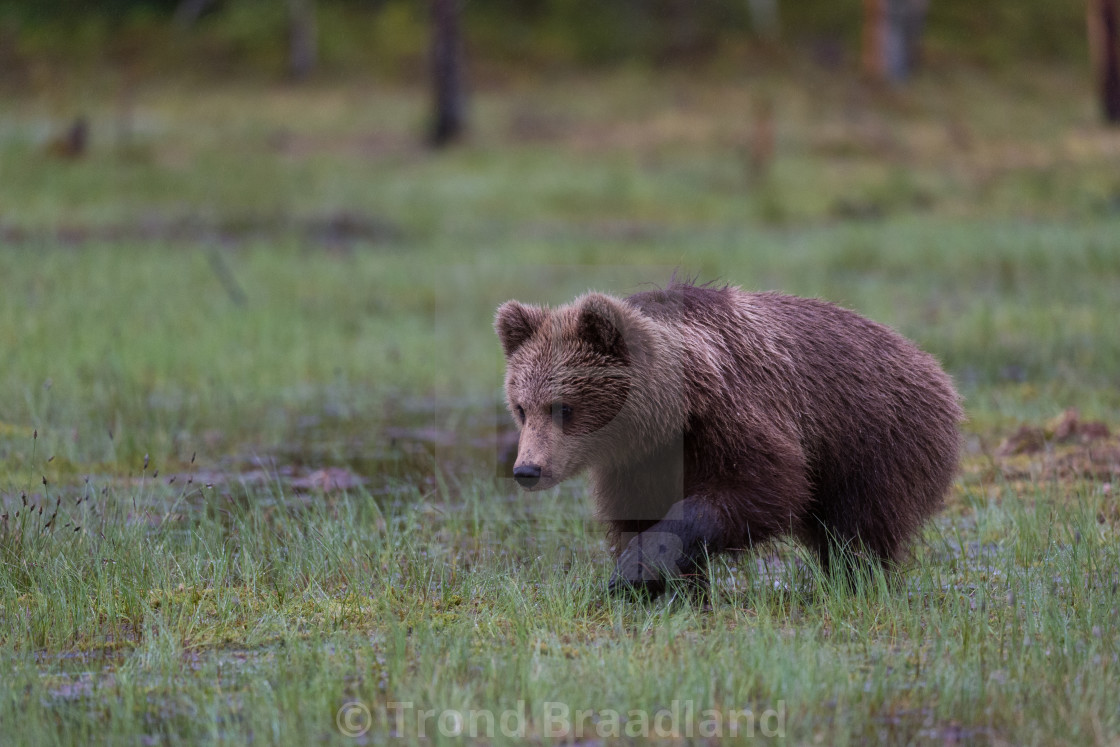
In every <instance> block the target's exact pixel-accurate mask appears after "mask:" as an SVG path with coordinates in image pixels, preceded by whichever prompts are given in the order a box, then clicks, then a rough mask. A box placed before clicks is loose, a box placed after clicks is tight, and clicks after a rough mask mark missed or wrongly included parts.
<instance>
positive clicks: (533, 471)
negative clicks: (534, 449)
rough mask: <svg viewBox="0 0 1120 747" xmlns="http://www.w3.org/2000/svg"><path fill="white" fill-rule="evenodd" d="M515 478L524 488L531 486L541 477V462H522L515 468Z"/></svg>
mask: <svg viewBox="0 0 1120 747" xmlns="http://www.w3.org/2000/svg"><path fill="white" fill-rule="evenodd" d="M513 479H514V480H517V484H518V485H520V486H521V487H523V488H531V487H533V486H534V485H536V484H537V481H538V480H540V479H541V468H540V465H539V464H522V465H518V466H516V467H514V468H513Z"/></svg>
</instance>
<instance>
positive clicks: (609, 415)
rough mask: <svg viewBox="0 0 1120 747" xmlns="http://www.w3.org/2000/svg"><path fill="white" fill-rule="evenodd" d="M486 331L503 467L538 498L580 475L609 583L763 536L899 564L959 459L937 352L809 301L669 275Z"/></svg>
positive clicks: (645, 580)
mask: <svg viewBox="0 0 1120 747" xmlns="http://www.w3.org/2000/svg"><path fill="white" fill-rule="evenodd" d="M495 329H496V330H497V333H498V337H499V338H500V340H501V343H502V347H503V350H504V351H505V355H506V362H507V372H506V381H505V388H506V397H507V401H508V405H509V409H510V412H511V413H512V415H513V417H514V420H515V421H516V422H517V426H518V428H519V429H520V442H519V446H518V456H517V462H516V464H515V467H514V476H515V478H516V479H517V481H518V482H519V483H520V484H521V485H522V486H524V487H526V488H529V489H533V490H541V489H544V488H548V487H551V486H552V485H555V484H556V483H558V482H559V481H561V480H563V479H565V478H567V477H569V476H571V475H573V474H576V473H577V472H580V471H581V470H584V469H587V470H589V471H590V478H591V485H592V489H593V492H594V495H595V500H596V504H597V507H598V514H599V516H600V517H601V518H602V519H603V520H604V521H606V522H607V523H608V525H609V526H610V530H611V534H612V539H614V540H615V549H616V552H617V553H618V563H617V567H616V569H615V574H614V576H613V578H612V580H611V588H612V590H615V591H618V590H632V589H634V588H636V587H637V588H644V589H646V590H649V591H652V592H656V591H659V590H660V589H661V588H663V586H664V582H665V580H666V579H667V578H669V577H671V576H675V575H681V574H684V575H695V574H696V573H697V571H698V570H700V568H701V565H702V562H703V558H705V557H706V555H707V554H708V553H715V552H719V551H723V550H731V549H744V548H747V547H750V546H752V545H756V544H759V543H761V542H765V541H766V540H768V539H770V538H772V537H775V536H779V535H792V536H794V537H797V538H799V539H800V540H801V541H803V542H804V543H805V544H806V545H808V546H809V547H810V548H812V549H813V550H814V551H816V552H817V554H818V556H819V557H820V560H821V563H822V565H823V566H824V568H825V570H826V571H827V570H829V569H830V568H832V569H835V567H836V565H837V560H838V559H839V558H840V557H844V558H851V557H857V556H860V555H862V556H864V557H869V558H872V559H874V560H876V561H879V562H884V563H890V562H892V561H896V560H898V559H899V558H900V557H902V555H903V554H904V553H905V550H906V547H907V544H908V542H909V540H910V539H911V538H912V537H913V535H914V534H915V532H916V531H917V530H918V528H919V527H920V525H921V524H922V522H923V521H924V520H925V519H926V518H927V517H929V516H930V515H931V514H932V513H933V512H934V511H936V510H937V509H938V507H939V506H940V504H941V502H942V499H943V497H944V495H945V493H946V491H947V490H948V488H949V486H950V483H951V482H952V480H953V477H954V474H955V472H956V469H957V462H958V451H959V447H960V435H959V431H958V427H957V426H958V423H959V422H960V421H961V419H962V411H961V408H960V405H959V398H958V395H957V393H956V391H955V390H954V388H953V384H952V381H951V380H950V378H949V377H948V376H947V375H946V374H945V372H944V371H942V369H941V367H940V366H939V365H938V363H937V361H936V360H934V359H933V357H931V356H930V355H928V354H926V353H924V352H922V351H921V350H919V349H918V348H917V347H916V346H915V345H914V344H913V343H911V342H910V341H908V340H906V339H905V338H903V337H902V336H901V335H899V334H898V333H896V332H894V331H893V330H891V329H889V328H888V327H885V326H883V325H881V324H877V323H875V322H872V321H869V320H868V319H865V318H864V317H862V316H860V315H858V314H856V313H855V312H852V311H848V310H846V309H843V308H840V307H838V306H835V305H833V304H830V303H826V302H824V301H819V300H812V299H806V298H797V297H793V296H787V295H782V294H779V293H745V292H743V291H740V290H739V289H737V288H732V287H712V286H700V285H693V284H690V283H681V282H673V283H671V284H670V285H669V286H668V287H667V288H665V289H663V290H654V291H648V292H643V293H638V294H637V295H633V296H630V297H628V298H626V299H618V298H614V297H611V296H606V295H602V294H599V293H588V294H586V295H584V296H582V297H580V298H578V299H576V301H575V302H573V303H572V304H570V305H566V306H562V307H560V308H557V309H547V308H542V307H538V306H529V305H523V304H520V303H518V302H517V301H509V302H507V303H505V304H503V305H502V306H501V307H500V308H499V309H498V312H497V318H496V321H495ZM838 551H842V554H838ZM849 551H850V552H849Z"/></svg>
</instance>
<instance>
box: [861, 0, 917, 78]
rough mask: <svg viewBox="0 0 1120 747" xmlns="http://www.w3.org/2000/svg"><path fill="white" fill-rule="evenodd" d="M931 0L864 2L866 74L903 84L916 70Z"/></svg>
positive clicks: (870, 0)
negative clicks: (919, 46) (914, 69)
mask: <svg viewBox="0 0 1120 747" xmlns="http://www.w3.org/2000/svg"><path fill="white" fill-rule="evenodd" d="M928 10H929V0H863V42H862V44H863V52H862V60H863V70H864V73H865V74H866V75H867V76H868V77H869V78H871V79H872V80H875V81H878V82H883V83H901V82H903V81H904V80H906V79H907V78H908V77H909V76H910V73H911V71H912V70H913V68H914V66H915V64H916V63H917V58H918V45H919V43H920V41H921V37H922V28H923V26H924V25H925V19H926V12H927V11H928Z"/></svg>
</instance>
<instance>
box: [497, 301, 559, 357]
mask: <svg viewBox="0 0 1120 747" xmlns="http://www.w3.org/2000/svg"><path fill="white" fill-rule="evenodd" d="M547 316H548V312H546V311H545V310H544V309H542V308H541V307H540V306H526V305H524V304H520V303H518V302H517V301H506V302H505V303H504V304H502V305H501V306H499V307H498V313H497V315H496V316H495V317H494V331H495V332H497V333H498V339H499V340H501V342H502V350H503V351H504V352H505V354H506V357H507V358H508V357H510V356H511V355H513V352H514V351H515V350H517V349H518V348H519V347H521V346H522V345H524V344H525V342H526V341H527V340H528V339H529V338H530V337H532V336H533V334H534V333H536V331H537V330H538V329H539V328H540V326H541V325H542V324H543V323H544V320H545V318H546V317H547Z"/></svg>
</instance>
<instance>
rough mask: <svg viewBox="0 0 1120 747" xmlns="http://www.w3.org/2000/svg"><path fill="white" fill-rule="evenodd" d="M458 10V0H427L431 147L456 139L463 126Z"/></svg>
mask: <svg viewBox="0 0 1120 747" xmlns="http://www.w3.org/2000/svg"><path fill="white" fill-rule="evenodd" d="M459 12H460V0H431V14H432V42H431V44H432V48H431V56H432V57H431V64H432V84H433V87H434V92H435V100H434V103H435V114H434V117H433V119H432V126H431V131H430V132H429V134H428V142H429V143H430V144H431V145H432V147H435V148H440V147H443V146H445V145H449V144H450V143H452V142H454V141H455V140H457V139H459V138H460V137H461V136H462V134H463V130H464V127H465V125H466V95H465V93H464V92H463V42H462V38H461V36H460V32H459Z"/></svg>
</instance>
